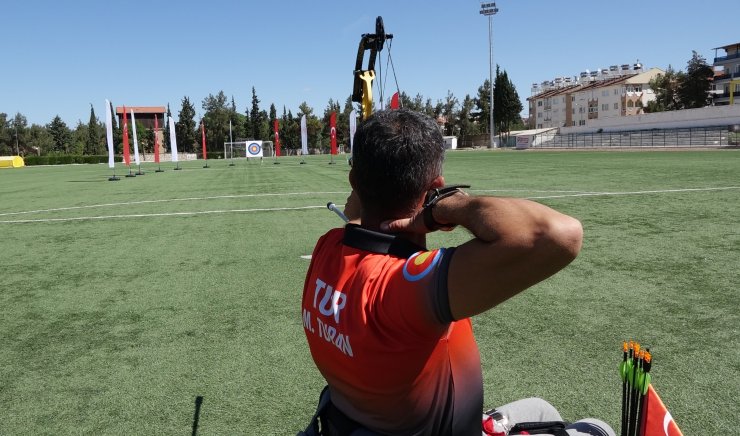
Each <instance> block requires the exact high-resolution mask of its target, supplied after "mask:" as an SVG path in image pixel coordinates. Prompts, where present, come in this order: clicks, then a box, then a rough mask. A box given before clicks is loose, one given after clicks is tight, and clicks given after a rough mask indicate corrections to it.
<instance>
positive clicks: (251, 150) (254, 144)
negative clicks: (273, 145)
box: [247, 141, 262, 157]
mask: <svg viewBox="0 0 740 436" xmlns="http://www.w3.org/2000/svg"><path fill="white" fill-rule="evenodd" d="M247 157H262V141H249V143H247Z"/></svg>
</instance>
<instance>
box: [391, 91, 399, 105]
mask: <svg viewBox="0 0 740 436" xmlns="http://www.w3.org/2000/svg"><path fill="white" fill-rule="evenodd" d="M399 107H400V105H399V104H398V92H396V93H395V94H393V97H391V109H398V108H399Z"/></svg>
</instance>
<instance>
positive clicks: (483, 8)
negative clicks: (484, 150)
mask: <svg viewBox="0 0 740 436" xmlns="http://www.w3.org/2000/svg"><path fill="white" fill-rule="evenodd" d="M497 12H498V8H497V7H496V2H493V3H481V5H480V14H481V15H485V16H486V17H488V80H489V82H490V84H491V103H490V105H489V106H488V110H489V112H490V115H489V117H488V119H489V121H490V123H491V124H490V126H491V127H490V128H489V130H488V131H489V138H490V141H491V144H490V147H491V148H496V142H495V141H494V139H493V138H494V137H495V136H496V125H495V124H494V122H493V16H494V15H496V13H497Z"/></svg>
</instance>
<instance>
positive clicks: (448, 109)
mask: <svg viewBox="0 0 740 436" xmlns="http://www.w3.org/2000/svg"><path fill="white" fill-rule="evenodd" d="M441 104H442V107H441V109H442V110H441V114H440V115H442V116H443V117H444V119H445V125H444V132H443V134H445V135H448V136H450V135H454V134H455V132H456V130H458V129H459V128H460V126H459V119H458V117H459V111H458V110H457V107H458V105H459V101H458V100H457V97H455V96H454V95H453V94H452V91H450V90H447V97H445V100H444V101H443V102H441Z"/></svg>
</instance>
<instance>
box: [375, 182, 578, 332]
mask: <svg viewBox="0 0 740 436" xmlns="http://www.w3.org/2000/svg"><path fill="white" fill-rule="evenodd" d="M432 213H433V217H434V219H435V221H437V222H439V223H442V224H456V225H460V226H462V227H465V228H466V229H468V230H469V231H470V232H471V233H472V234H473V236H474V238H473V239H471V240H470V241H468V242H466V243H464V244H462V245H460V246H459V247H457V249H456V250H455V253H454V254H453V256H452V260H451V262H450V268H449V274H448V290H449V300H450V310H451V312H452V316H453V317H454V318H455V319H462V318H466V317H469V316H472V315H476V314H478V313H481V312H484V311H486V310H488V309H490V308H492V307H493V306H495V305H497V304H499V303H501V302H503V301H505V300H507V299H508V298H510V297H512V296H514V295H516V294H518V293H519V292H521V291H523V290H524V289H527V288H528V287H530V286H532V285H534V284H536V283H538V282H540V281H542V280H544V279H546V278H547V277H550V276H551V275H553V274H555V273H556V272H558V271H559V270H561V269H562V268H564V267H565V266H566V265H568V264H569V263H570V262H571V261H573V259H575V257H576V256H577V255H578V252H579V251H580V249H581V242H582V238H583V229H582V227H581V223H580V222H579V221H578V220H577V219H575V218H572V217H570V216H567V215H564V214H562V213H560V212H557V211H555V210H553V209H551V208H549V207H547V206H544V205H542V204H539V203H535V202H533V201H529V200H522V199H515V198H499V197H470V196H467V195H464V194H462V193H460V194H457V195H453V196H451V197H448V198H445V199H443V200H441V201H440V202H438V203H437V204H436V205H435V206H434V209H433V211H432ZM387 224H388V227H387V228H388V230H389V231H393V232H399V231H412V232H428V231H429V230H428V229H426V227H425V226H424V221H423V219H422V216H421V213H419V214H418V215H416V216H414V217H412V218H408V219H403V220H396V221H393V222H390V223H387Z"/></svg>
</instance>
